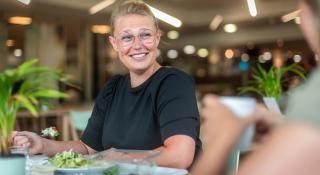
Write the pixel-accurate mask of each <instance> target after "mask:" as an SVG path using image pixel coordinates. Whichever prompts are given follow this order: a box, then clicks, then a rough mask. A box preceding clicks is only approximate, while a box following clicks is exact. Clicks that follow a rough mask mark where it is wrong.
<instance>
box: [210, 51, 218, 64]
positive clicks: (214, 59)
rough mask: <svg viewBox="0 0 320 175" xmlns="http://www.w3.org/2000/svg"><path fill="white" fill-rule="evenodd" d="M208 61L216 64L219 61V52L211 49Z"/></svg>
mask: <svg viewBox="0 0 320 175" xmlns="http://www.w3.org/2000/svg"><path fill="white" fill-rule="evenodd" d="M209 62H210V63H211V64H217V63H218V62H219V53H218V51H217V49H211V52H210V56H209Z"/></svg>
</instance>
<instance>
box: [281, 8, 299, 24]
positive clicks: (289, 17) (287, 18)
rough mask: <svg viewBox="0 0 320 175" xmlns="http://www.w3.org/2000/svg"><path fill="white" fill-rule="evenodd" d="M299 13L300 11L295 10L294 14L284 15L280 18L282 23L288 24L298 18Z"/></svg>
mask: <svg viewBox="0 0 320 175" xmlns="http://www.w3.org/2000/svg"><path fill="white" fill-rule="evenodd" d="M300 11H301V10H296V11H294V12H291V13H288V14H286V15H283V16H282V17H281V20H282V22H289V21H291V20H293V19H295V18H296V17H298V16H299V14H300Z"/></svg>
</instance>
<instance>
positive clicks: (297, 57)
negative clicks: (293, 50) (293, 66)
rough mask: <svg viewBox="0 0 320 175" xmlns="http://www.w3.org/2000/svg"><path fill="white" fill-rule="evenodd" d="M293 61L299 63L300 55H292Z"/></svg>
mask: <svg viewBox="0 0 320 175" xmlns="http://www.w3.org/2000/svg"><path fill="white" fill-rule="evenodd" d="M293 60H294V62H296V63H299V62H300V61H301V60H302V57H301V55H294V56H293Z"/></svg>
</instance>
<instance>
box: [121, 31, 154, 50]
mask: <svg viewBox="0 0 320 175" xmlns="http://www.w3.org/2000/svg"><path fill="white" fill-rule="evenodd" d="M136 36H137V37H138V38H139V40H140V42H142V44H144V45H149V44H153V43H154V41H155V38H156V37H155V32H154V31H152V30H149V29H146V30H142V31H140V32H139V33H138V35H134V34H132V33H128V32H125V33H122V34H120V35H119V36H118V37H115V38H116V39H117V40H118V41H119V43H120V46H121V47H130V46H132V45H133V43H134V40H135V38H136Z"/></svg>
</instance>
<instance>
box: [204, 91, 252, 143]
mask: <svg viewBox="0 0 320 175" xmlns="http://www.w3.org/2000/svg"><path fill="white" fill-rule="evenodd" d="M201 116H202V117H203V120H204V123H203V129H204V132H205V133H206V134H205V136H204V139H205V141H206V142H211V141H213V139H218V138H222V137H228V134H230V133H231V130H232V131H233V132H234V133H239V132H243V131H244V130H245V129H246V128H247V127H248V125H250V124H252V123H255V122H256V120H257V119H256V117H255V116H254V115H252V116H248V117H242V118H240V117H237V116H236V115H235V114H234V113H233V112H231V111H230V110H229V109H228V108H227V107H226V106H225V105H223V104H222V103H221V102H220V101H219V98H218V97H217V96H215V95H211V94H208V95H206V96H205V97H204V98H203V109H202V111H201Z"/></svg>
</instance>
